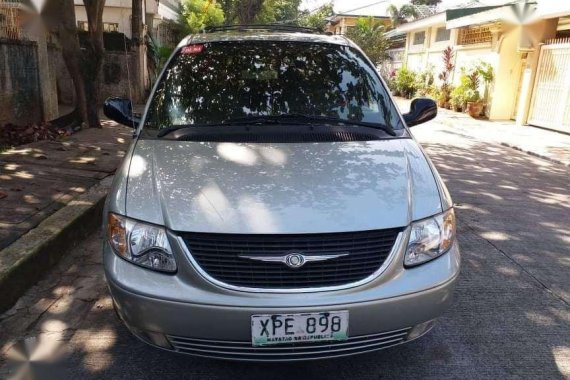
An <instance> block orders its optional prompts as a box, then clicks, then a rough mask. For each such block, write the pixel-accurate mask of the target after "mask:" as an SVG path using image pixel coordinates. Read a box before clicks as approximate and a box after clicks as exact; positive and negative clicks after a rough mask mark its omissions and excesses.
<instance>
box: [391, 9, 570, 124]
mask: <svg viewBox="0 0 570 380" xmlns="http://www.w3.org/2000/svg"><path fill="white" fill-rule="evenodd" d="M557 3H558V4H556V3H555V2H553V1H550V0H543V1H538V2H533V3H530V2H526V1H520V2H518V3H512V2H509V3H508V4H504V5H495V6H475V7H473V6H472V7H470V8H460V9H448V10H446V11H443V12H440V13H437V14H434V15H432V16H429V17H426V18H423V19H419V20H415V21H413V22H410V23H407V24H404V25H401V26H400V27H399V28H398V31H399V32H403V33H406V36H407V38H406V46H405V55H404V59H403V65H405V66H407V67H408V68H410V69H412V70H414V71H422V70H426V69H430V70H433V72H434V74H436V75H435V77H436V78H437V73H439V72H441V71H442V68H443V62H442V52H443V50H444V49H445V48H446V47H448V46H451V47H452V48H453V51H454V53H455V54H454V61H455V71H454V73H453V77H452V80H453V81H454V82H455V83H457V81H458V80H459V76H460V71H461V68H462V67H465V68H468V67H470V66H471V65H473V64H475V63H477V62H478V61H484V62H488V63H489V64H491V65H492V66H493V68H494V73H495V80H494V83H493V85H492V86H491V89H490V93H489V95H490V98H489V105H488V116H489V118H490V119H491V120H501V119H502V120H505V119H515V120H516V121H517V123H518V124H521V125H522V124H527V123H528V124H533V125H538V126H541V127H547V128H554V129H559V130H563V131H566V132H570V40H566V39H565V38H566V37H569V36H570V4H569V3H567V2H557ZM436 80H437V79H436Z"/></svg>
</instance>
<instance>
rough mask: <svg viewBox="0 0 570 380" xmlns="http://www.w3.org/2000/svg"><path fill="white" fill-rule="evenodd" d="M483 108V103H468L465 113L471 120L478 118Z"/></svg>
mask: <svg viewBox="0 0 570 380" xmlns="http://www.w3.org/2000/svg"><path fill="white" fill-rule="evenodd" d="M484 106H485V104H483V102H468V103H467V113H469V116H471V117H473V118H478V117H479V116H480V115H481V112H483V107H484Z"/></svg>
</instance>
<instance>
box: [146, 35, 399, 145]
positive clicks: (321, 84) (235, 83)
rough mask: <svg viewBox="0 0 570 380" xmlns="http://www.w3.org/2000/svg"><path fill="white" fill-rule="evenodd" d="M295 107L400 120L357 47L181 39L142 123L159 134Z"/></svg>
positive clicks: (350, 117)
mask: <svg viewBox="0 0 570 380" xmlns="http://www.w3.org/2000/svg"><path fill="white" fill-rule="evenodd" d="M291 115H300V116H303V117H315V118H318V117H320V118H321V120H327V122H331V121H332V122H334V121H335V120H337V119H338V120H339V121H352V122H365V123H371V124H378V125H383V126H388V127H391V128H393V129H400V128H402V125H401V122H400V119H399V117H398V113H397V111H396V110H395V109H394V106H393V105H392V103H391V101H390V99H389V95H388V93H387V92H386V90H385V88H384V86H383V85H382V83H381V82H380V80H379V79H378V75H377V74H376V72H375V71H374V68H373V67H371V66H370V64H369V63H368V62H367V61H366V60H365V59H364V57H363V56H362V54H361V53H360V52H359V51H357V50H356V49H353V48H351V47H348V46H340V45H334V44H324V43H322V44H321V43H305V42H283V41H237V42H235V41H234V42H212V43H204V44H192V45H188V46H185V47H183V48H182V49H181V50H180V51H179V52H178V53H177V56H176V57H174V59H173V60H172V61H171V63H170V64H169V67H168V68H167V70H166V71H165V73H164V75H163V77H162V81H161V83H160V84H159V86H158V88H157V90H156V92H155V94H154V96H153V99H152V101H151V104H150V108H149V112H148V116H147V119H146V122H145V128H144V129H145V130H146V131H148V132H150V133H152V132H154V133H155V135H156V133H157V131H159V130H161V129H163V128H172V127H176V126H192V125H200V126H204V125H206V126H208V125H212V126H217V127H220V126H221V125H223V126H224V127H228V125H231V123H229V124H228V122H229V121H232V120H238V121H243V120H247V119H249V118H251V119H252V120H254V119H258V120H259V119H260V118H263V117H268V116H270V117H272V118H275V117H277V118H279V117H280V116H288V117H287V119H288V120H290V119H291ZM323 123H325V122H324V121H323ZM225 124H227V125H225Z"/></svg>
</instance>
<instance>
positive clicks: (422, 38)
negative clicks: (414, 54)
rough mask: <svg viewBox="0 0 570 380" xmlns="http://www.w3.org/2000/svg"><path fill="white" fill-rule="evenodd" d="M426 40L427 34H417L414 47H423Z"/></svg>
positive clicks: (415, 34)
mask: <svg viewBox="0 0 570 380" xmlns="http://www.w3.org/2000/svg"><path fill="white" fill-rule="evenodd" d="M425 40H426V32H425V31H424V32H416V33H414V42H413V44H414V45H423V44H424V42H425Z"/></svg>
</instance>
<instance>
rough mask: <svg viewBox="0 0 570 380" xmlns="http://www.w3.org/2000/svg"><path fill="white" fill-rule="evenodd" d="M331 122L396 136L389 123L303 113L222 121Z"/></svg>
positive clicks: (232, 123) (251, 122)
mask: <svg viewBox="0 0 570 380" xmlns="http://www.w3.org/2000/svg"><path fill="white" fill-rule="evenodd" d="M323 122H325V123H332V124H345V125H358V126H363V127H369V128H376V129H381V130H383V131H384V132H386V133H388V134H389V135H391V136H396V132H395V131H394V129H393V128H392V127H391V126H389V125H384V124H378V123H370V122H365V121H354V120H347V119H339V118H337V117H331V116H322V115H305V114H300V113H285V114H280V115H260V116H244V117H238V118H233V119H227V120H224V121H222V124H224V125H243V124H307V123H311V124H312V123H323Z"/></svg>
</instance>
